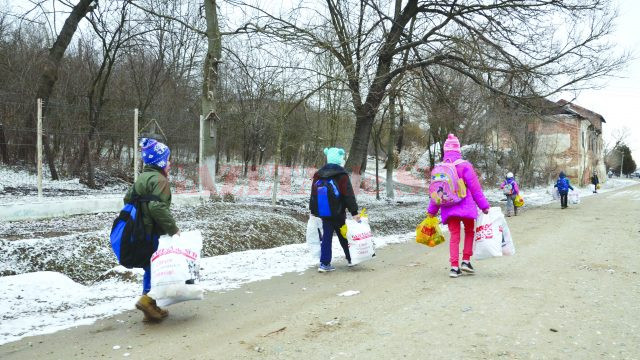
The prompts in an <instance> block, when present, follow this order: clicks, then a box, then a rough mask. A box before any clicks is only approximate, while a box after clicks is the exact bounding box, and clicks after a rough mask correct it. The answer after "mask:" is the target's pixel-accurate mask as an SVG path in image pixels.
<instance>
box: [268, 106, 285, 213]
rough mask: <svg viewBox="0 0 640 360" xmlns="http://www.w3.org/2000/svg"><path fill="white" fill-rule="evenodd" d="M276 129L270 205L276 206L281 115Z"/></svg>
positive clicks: (281, 132)
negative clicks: (276, 136)
mask: <svg viewBox="0 0 640 360" xmlns="http://www.w3.org/2000/svg"><path fill="white" fill-rule="evenodd" d="M277 129H278V138H277V140H276V153H275V162H274V164H273V189H272V192H271V205H274V206H275V205H276V202H277V201H278V185H280V179H279V175H280V174H279V168H280V157H281V154H282V150H281V148H282V135H283V133H284V118H283V116H282V115H281V116H280V118H279V119H278V124H277Z"/></svg>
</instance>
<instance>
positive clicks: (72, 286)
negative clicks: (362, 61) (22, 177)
mask: <svg viewBox="0 0 640 360" xmlns="http://www.w3.org/2000/svg"><path fill="white" fill-rule="evenodd" d="M607 180H608V181H607V182H606V183H605V184H603V187H602V189H601V190H599V191H600V192H607V191H611V190H613V189H616V188H620V187H624V186H629V185H632V184H637V181H634V180H621V179H607ZM256 181H257V180H256ZM285 181H290V180H285ZM258 182H259V183H261V184H262V185H261V186H265V187H268V184H267V183H266V182H264V181H263V182H260V181H258ZM290 183H291V184H293V185H292V186H293V187H294V188H297V187H298V186H299V188H297V189H296V192H297V191H300V192H303V191H306V189H305V188H306V185H307V184H306V183H305V181H303V180H301V181H296V180H294V181H291V182H290ZM60 186H61V188H63V189H64V188H67V189H68V188H73V187H75V186H76V183H74V182H71V183H70V184H68V183H65V184H60ZM236 186H242V185H241V184H240V185H236ZM245 189H246V187H245ZM303 189H304V190H303ZM576 189H577V191H578V193H579V194H580V196H581V197H587V196H593V195H594V194H593V193H592V187H587V188H581V189H578V188H576ZM265 190H266V188H265ZM552 190H553V188H552V187H546V188H535V189H524V190H523V192H522V193H523V196H524V198H525V201H526V205H525V211H526V208H531V207H535V206H540V205H544V204H548V203H551V202H553V201H554V200H553V198H552ZM233 191H240V190H238V189H233ZM238 194H242V193H240V192H238ZM382 194H384V187H383V186H381V195H382ZM485 194H486V195H487V198H488V199H489V200H490V202H491V203H492V204H494V205H496V204H502V205H501V206H503V204H504V202H503V198H504V195H502V193H501V191H500V190H499V189H497V188H491V189H488V188H487V189H485ZM242 195H243V196H240V197H241V198H242V199H243V200H242V201H241V204H240V205H238V206H239V208H238V209H236V210H234V211H235V212H229V213H228V214H226V215H223V216H221V218H219V219H216V221H218V222H219V223H220V226H223V225H224V224H225V223H228V222H229V221H231V219H236V218H238V217H241V216H239V215H238V213H241V212H242V211H247V210H246V209H247V208H252V207H253V208H254V209H255V208H257V207H268V206H267V203H268V202H269V199H268V196H265V194H249V193H245V194H242ZM88 196H100V195H99V194H93V195H88ZM358 199H359V202H360V203H361V204H363V205H365V204H380V205H378V208H377V209H376V207H373V209H375V210H376V211H377V212H378V213H379V215H378V216H379V217H380V218H382V217H384V216H386V220H385V221H386V222H385V224H388V223H389V221H391V220H393V218H401V217H407V218H410V221H409V222H408V223H414V222H415V221H414V220H413V219H415V218H419V217H421V216H424V212H422V213H421V214H416V212H420V211H421V210H420V209H423V208H426V196H425V195H421V194H418V193H416V194H403V195H402V196H398V198H397V199H396V200H395V201H386V200H385V199H384V196H383V199H382V200H381V201H377V200H375V196H374V195H372V194H371V193H369V194H361V195H360V196H359V198H358ZM305 202H306V195H297V194H296V195H293V194H289V195H283V196H281V197H280V201H279V203H280V205H281V206H282V207H283V208H284V207H287V206H289V207H296V209H297V210H296V211H298V212H300V211H304V205H305ZM409 203H412V206H406V204H409ZM404 206H406V207H404ZM215 209H216V208H215V207H214V208H211V209H210V210H214V211H217V210H215ZM190 211H192V210H190V208H184V209H177V212H178V213H185V214H186V215H185V216H189V217H191V216H192V214H191V213H190ZM275 212H276V213H277V212H278V211H275ZM382 212H384V214H383V213H382ZM276 215H277V216H281V215H279V214H276ZM257 216H258V215H256V217H257ZM372 216H374V217H375V216H376V213H375V212H374V213H373V214H372ZM525 216H526V215H525ZM193 217H194V221H192V222H190V223H188V225H187V226H184V229H185V230H190V229H201V228H204V227H205V226H207V225H208V223H209V221H210V220H209V219H207V218H198V215H197V214H196V215H193ZM110 218H111V215H110V214H107V215H106V216H102V215H92V216H87V217H86V219H88V220H90V221H89V222H91V221H93V222H95V224H97V225H95V226H102V228H95V226H94V224H87V223H74V224H72V225H69V226H68V225H65V221H64V220H63V219H56V220H53V222H52V225H51V226H52V229H57V230H58V231H60V232H63V233H64V232H66V231H68V229H67V227H70V228H74V227H76V228H78V229H77V231H78V232H77V233H74V231H71V230H69V231H70V233H69V234H63V235H62V236H61V237H51V236H52V235H51V234H41V233H40V232H39V231H40V229H39V227H40V226H39V222H36V221H34V222H31V223H26V225H25V226H27V227H30V228H29V231H31V233H30V234H27V235H28V236H29V238H24V239H23V238H20V237H17V238H9V237H5V235H4V234H6V233H9V230H10V228H11V227H4V228H0V230H3V229H4V230H3V231H2V233H3V235H2V236H0V243H3V244H4V245H8V244H14V243H18V242H31V243H43V244H44V243H47V242H49V243H55V242H56V241H58V240H59V239H62V238H63V237H64V238H65V239H66V238H70V239H72V238H77V237H82V236H80V235H78V234H84V235H86V236H94V235H95V236H94V237H96V238H100V237H105V236H107V234H108V229H107V228H106V227H105V219H110ZM246 221H247V222H248V223H249V224H250V223H254V222H256V221H257V220H256V218H255V217H254V218H252V217H247V220H246ZM406 223H407V222H406V221H405V222H404V223H402V222H398V223H397V224H395V225H396V226H395V227H393V226H391V227H389V228H390V229H392V231H395V232H396V233H397V234H395V235H393V234H391V235H384V236H377V237H376V238H375V242H376V246H377V247H383V246H385V245H387V244H392V243H402V242H407V241H413V239H414V232H413V229H412V228H409V227H406V225H405V224H406ZM0 225H1V224H0ZM372 225H373V224H372ZM416 225H417V222H416ZM85 227H86V228H85ZM400 229H406V231H404V230H400ZM212 231H213V230H212ZM380 232H382V231H380ZM205 233H206V231H205ZM300 233H302V234H303V233H304V229H300ZM374 233H375V230H374ZM387 234H388V233H387ZM231 235H233V234H231ZM3 238H4V239H3ZM15 239H21V240H15ZM257 240H259V239H257ZM295 242H297V243H293V244H287V245H284V246H276V247H273V248H269V249H263V250H247V251H236V252H231V253H227V254H224V255H218V256H208V257H204V258H203V259H202V262H201V267H202V270H201V277H202V279H201V280H202V284H203V287H204V288H205V289H206V290H207V291H209V292H215V291H227V290H230V289H235V288H238V287H239V286H240V285H242V284H245V283H248V282H252V281H258V280H264V279H269V278H271V277H274V276H279V275H281V274H284V273H289V272H304V271H308V270H310V271H315V266H316V265H317V259H315V258H312V257H311V256H310V255H309V253H308V249H307V247H306V244H304V243H303V242H304V238H303V235H302V236H301V237H300V239H296V240H295ZM100 250H101V251H103V252H106V253H107V254H106V256H110V254H108V253H109V252H110V250H109V249H100ZM26 255H28V254H26ZM54 256H55V255H54ZM334 260H335V261H336V264H337V265H338V266H340V265H342V266H344V265H345V261H344V257H343V253H342V250H341V248H340V247H339V245H338V242H337V241H334ZM372 261H377V260H376V259H374V260H372ZM18 265H19V264H9V265H8V266H13V267H17V266H18ZM84 265H87V266H90V265H91V264H84ZM360 266H364V267H366V266H367V265H366V263H365V264H362V265H360ZM107 273H110V274H113V273H120V276H105V277H104V278H105V279H104V280H97V281H93V282H89V283H87V282H85V284H86V285H83V283H81V282H80V281H74V280H72V279H71V278H70V277H68V276H66V275H64V274H62V273H60V272H53V271H39V272H27V273H19V274H16V275H11V276H4V277H0V289H2V290H3V291H2V292H0V316H1V322H0V344H3V343H7V342H11V341H15V340H18V339H20V338H22V337H25V336H31V335H38V334H46V333H51V332H55V331H58V330H62V329H65V328H69V327H73V326H78V325H83V324H90V323H92V322H94V321H95V320H97V319H100V318H104V317H108V316H110V315H114V314H117V313H120V312H123V311H126V310H131V309H134V303H135V301H136V299H137V297H138V296H139V293H140V290H141V285H140V284H141V281H140V280H141V275H142V273H141V272H140V271H129V270H126V269H124V268H122V267H116V268H113V269H111V270H109V271H107ZM205 296H206V295H205ZM177 306H179V305H177Z"/></svg>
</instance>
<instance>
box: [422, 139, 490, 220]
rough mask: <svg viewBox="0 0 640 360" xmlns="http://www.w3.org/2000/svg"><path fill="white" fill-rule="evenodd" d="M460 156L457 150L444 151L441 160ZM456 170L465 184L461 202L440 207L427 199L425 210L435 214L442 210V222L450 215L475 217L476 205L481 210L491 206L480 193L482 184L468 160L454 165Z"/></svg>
mask: <svg viewBox="0 0 640 360" xmlns="http://www.w3.org/2000/svg"><path fill="white" fill-rule="evenodd" d="M460 158H462V156H461V155H460V153H459V152H457V151H445V153H444V158H443V161H451V162H454V161H456V160H458V159H460ZM456 170H457V171H458V176H459V177H461V178H462V179H463V180H464V183H465V184H466V185H467V196H466V197H465V198H464V199H462V201H461V202H459V203H457V204H455V205H451V206H443V207H442V209H440V205H438V204H436V203H435V201H433V199H430V201H429V209H428V210H427V212H428V213H429V214H431V215H434V216H435V215H436V214H437V213H438V210H442V213H441V214H440V217H441V218H442V223H443V224H446V223H447V221H448V220H449V218H450V217H452V216H457V217H461V218H466V219H475V218H477V217H478V207H479V208H480V209H482V210H485V209H486V210H488V209H489V208H490V207H491V205H489V202H488V201H487V198H485V197H484V194H483V193H482V186H480V182H479V181H478V176H477V175H476V171H475V169H474V168H473V165H471V163H470V162H468V161H464V162H462V163H460V164H458V165H456ZM476 204H477V207H476Z"/></svg>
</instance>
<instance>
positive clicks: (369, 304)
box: [0, 185, 640, 360]
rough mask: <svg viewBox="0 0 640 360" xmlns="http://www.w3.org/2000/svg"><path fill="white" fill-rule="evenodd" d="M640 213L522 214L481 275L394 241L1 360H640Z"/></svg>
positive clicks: (595, 201) (556, 210)
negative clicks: (331, 264)
mask: <svg viewBox="0 0 640 360" xmlns="http://www.w3.org/2000/svg"><path fill="white" fill-rule="evenodd" d="M639 214H640V185H636V186H633V187H629V188H625V189H622V190H619V191H615V192H610V193H607V194H599V195H597V196H593V197H590V198H587V199H584V200H583V202H582V204H580V205H577V206H575V205H574V206H571V207H570V208H569V209H566V210H561V209H560V206H559V204H553V205H549V206H546V207H543V208H539V209H535V210H531V211H527V212H525V213H524V214H522V215H521V216H518V217H516V218H510V219H509V224H510V228H511V232H512V234H513V236H514V239H515V243H516V247H517V254H516V255H515V256H512V257H503V258H497V259H491V260H485V261H476V262H475V263H474V266H475V267H476V269H477V270H478V273H477V274H476V275H474V276H463V277H462V278H458V279H449V278H448V277H447V271H448V264H447V263H448V247H447V245H441V246H439V247H437V248H435V249H429V248H426V247H423V246H421V245H418V244H415V243H406V244H400V245H392V246H389V247H386V248H384V249H381V250H380V251H379V253H378V255H379V256H378V258H377V259H376V260H374V261H371V262H369V263H366V264H362V265H361V266H357V267H354V268H347V267H346V266H345V265H344V264H341V263H337V264H336V265H338V270H337V271H335V272H333V273H330V274H318V273H317V272H315V271H314V270H315V269H309V270H308V271H306V272H304V273H301V274H298V273H291V274H286V275H284V276H281V277H277V278H273V279H270V280H267V281H262V282H256V283H251V284H248V285H245V286H243V287H242V288H240V289H237V290H234V291H229V292H226V293H209V294H207V295H206V299H205V300H204V301H200V302H190V303H184V304H179V305H175V306H173V307H171V308H170V310H171V315H170V317H169V318H168V319H167V320H166V321H165V322H164V323H162V324H155V325H149V324H145V323H143V322H142V321H141V318H142V317H141V315H140V314H139V313H138V312H134V311H130V312H127V313H124V314H121V315H118V316H114V317H111V318H108V319H104V320H101V321H98V322H97V323H95V324H93V325H90V326H81V327H77V328H73V329H69V330H63V331H59V332H57V333H55V334H51V335H45V336H36V337H30V338H26V339H23V340H21V341H18V342H14V343H9V344H5V345H2V346H0V358H2V359H7V360H8V359H38V358H40V359H70V358H78V359H80V358H81V359H105V358H123V357H124V356H125V354H128V355H126V358H130V359H178V358H179V359H261V358H264V359H293V358H302V357H303V358H305V359H332V358H347V357H350V358H356V359H371V358H381V359H397V358H409V359H452V358H463V357H465V358H470V359H485V358H486V359H494V358H498V357H500V358H507V359H509V358H518V359H522V358H549V359H566V358H578V359H600V358H605V357H606V358H613V357H615V358H624V359H637V358H640V331H639V330H640V329H639V327H640V302H639V301H638V295H640V275H639V272H640V269H638V252H639V251H640V223H639V222H638V215H639ZM347 290H357V291H360V293H359V294H357V295H354V296H350V297H340V296H337V294H339V293H342V292H344V291H347ZM116 345H117V346H119V348H118V349H114V346H116Z"/></svg>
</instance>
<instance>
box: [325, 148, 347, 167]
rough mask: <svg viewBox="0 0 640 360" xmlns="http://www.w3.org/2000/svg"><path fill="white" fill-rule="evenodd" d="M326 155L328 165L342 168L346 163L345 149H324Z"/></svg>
mask: <svg viewBox="0 0 640 360" xmlns="http://www.w3.org/2000/svg"><path fill="white" fill-rule="evenodd" d="M324 154H325V155H326V156H327V163H329V164H336V165H340V166H342V163H343V162H344V149H340V148H324Z"/></svg>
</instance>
